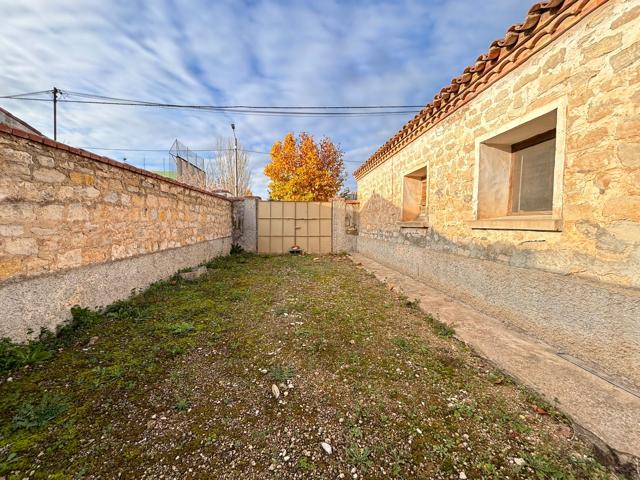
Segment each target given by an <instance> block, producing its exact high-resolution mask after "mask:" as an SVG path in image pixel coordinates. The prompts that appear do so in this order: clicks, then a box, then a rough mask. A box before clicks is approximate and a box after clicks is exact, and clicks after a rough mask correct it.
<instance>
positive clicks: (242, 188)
mask: <svg viewBox="0 0 640 480" xmlns="http://www.w3.org/2000/svg"><path fill="white" fill-rule="evenodd" d="M233 147H234V144H233V139H230V138H218V139H217V140H216V156H215V158H214V159H213V160H210V161H209V162H207V166H206V167H205V170H206V174H207V186H208V188H209V189H210V190H218V189H220V190H226V191H228V192H231V193H234V191H235V185H236V167H235V164H236V153H235V150H234V148H233ZM249 163H250V162H249V155H248V154H247V152H246V151H245V150H244V149H243V148H242V146H241V145H240V144H238V195H239V196H244V195H251V188H250V185H251V168H250V165H249Z"/></svg>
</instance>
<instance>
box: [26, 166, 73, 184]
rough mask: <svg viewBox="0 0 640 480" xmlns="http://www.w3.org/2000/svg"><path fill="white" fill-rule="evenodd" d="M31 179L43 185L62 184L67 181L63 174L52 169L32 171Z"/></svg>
mask: <svg viewBox="0 0 640 480" xmlns="http://www.w3.org/2000/svg"><path fill="white" fill-rule="evenodd" d="M33 178H34V179H35V180H37V181H39V182H45V183H62V182H64V181H65V180H67V176H66V175H65V174H64V173H62V172H59V171H58V170H54V169H52V168H39V169H37V170H34V172H33Z"/></svg>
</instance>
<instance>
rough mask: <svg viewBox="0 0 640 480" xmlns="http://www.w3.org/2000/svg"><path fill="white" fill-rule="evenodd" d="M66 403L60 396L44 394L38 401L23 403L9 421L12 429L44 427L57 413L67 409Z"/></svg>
mask: <svg viewBox="0 0 640 480" xmlns="http://www.w3.org/2000/svg"><path fill="white" fill-rule="evenodd" d="M67 408H68V406H67V404H66V403H65V402H64V401H62V400H61V399H60V398H55V397H51V396H49V395H45V396H44V397H42V399H41V400H40V402H39V403H36V404H34V403H25V404H23V405H22V406H20V408H18V411H17V412H16V414H15V415H14V417H13V419H12V421H11V428H12V430H14V431H16V430H25V429H31V428H40V427H44V426H45V425H46V424H48V423H49V422H50V421H52V420H53V419H55V418H56V417H57V416H58V415H60V414H62V413H64V412H66V411H67Z"/></svg>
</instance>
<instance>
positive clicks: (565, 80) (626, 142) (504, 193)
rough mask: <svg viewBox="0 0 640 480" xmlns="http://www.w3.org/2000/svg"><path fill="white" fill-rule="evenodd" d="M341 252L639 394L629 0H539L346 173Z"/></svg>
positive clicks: (637, 80) (639, 189)
mask: <svg viewBox="0 0 640 480" xmlns="http://www.w3.org/2000/svg"><path fill="white" fill-rule="evenodd" d="M354 176H355V177H356V180H357V184H358V199H359V202H360V211H359V226H358V228H359V235H358V238H357V246H356V249H357V250H358V251H359V252H360V253H362V254H364V255H366V256H369V257H371V258H373V259H375V260H377V261H379V262H381V263H384V264H388V265H389V266H392V267H394V268H396V269H399V270H401V271H403V272H404V273H408V274H410V275H412V276H414V277H416V278H419V279H421V280H424V281H426V282H428V283H430V284H432V285H434V286H437V287H438V288H440V289H442V290H444V291H446V292H448V293H450V294H451V295H453V296H456V297H458V298H460V299H462V300H464V301H466V302H468V303H470V304H472V305H474V306H475V307H477V308H479V309H481V310H482V311H485V312H487V313H489V314H492V315H495V316H498V317H499V318H502V319H504V320H505V321H507V322H509V323H511V324H513V325H515V326H516V327H518V328H521V329H523V330H525V331H527V332H529V333H530V334H532V335H535V336H537V337H538V338H540V339H542V340H543V341H545V342H548V343H550V344H551V345H553V346H555V347H556V348H557V350H558V352H562V353H564V354H568V355H570V356H571V357H572V358H575V359H576V361H579V362H581V363H584V364H586V365H588V366H589V367H591V368H594V369H596V370H600V371H602V372H606V374H607V375H612V376H614V377H616V378H617V379H618V380H619V381H620V382H623V383H626V384H633V385H635V386H638V385H640V368H639V367H640V4H639V3H638V2H637V1H634V0H551V1H548V2H544V3H538V4H536V5H534V6H533V7H532V8H531V10H530V12H529V14H528V16H527V18H526V19H525V21H524V22H523V23H522V24H518V25H514V26H512V27H511V28H509V30H508V32H507V34H506V36H505V37H504V39H502V40H500V41H496V42H494V43H493V44H492V45H491V47H490V49H489V51H488V52H487V53H486V54H484V55H482V56H480V57H479V58H478V60H477V62H476V63H475V64H474V65H472V66H470V67H467V68H466V69H465V70H464V72H463V73H462V75H460V76H459V77H457V78H455V79H453V81H452V82H451V84H450V85H449V86H447V87H446V88H444V89H442V91H441V92H440V93H439V94H438V95H437V96H436V97H435V99H434V100H433V101H432V102H431V103H430V104H429V105H427V106H426V107H425V108H424V109H423V110H422V111H421V112H420V113H419V114H418V115H417V116H416V117H415V118H414V119H413V120H411V121H410V122H408V123H407V124H406V125H405V126H404V127H402V129H401V130H400V131H399V132H398V133H397V134H396V135H395V136H394V137H393V138H391V139H390V140H389V141H388V142H387V143H385V145H383V146H382V147H381V148H380V149H379V150H378V151H377V152H375V154H374V155H373V156H372V157H371V158H369V159H368V160H367V161H366V162H364V163H363V164H362V165H361V166H360V167H359V168H358V169H357V170H356V171H355V172H354Z"/></svg>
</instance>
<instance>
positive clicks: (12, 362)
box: [0, 338, 53, 373]
mask: <svg viewBox="0 0 640 480" xmlns="http://www.w3.org/2000/svg"><path fill="white" fill-rule="evenodd" d="M52 355H53V352H51V351H50V350H49V349H47V348H46V347H45V346H44V345H43V344H42V343H40V342H30V343H27V344H24V345H20V344H15V343H13V342H11V340H9V339H8V338H3V339H1V340H0V373H2V372H8V371H10V370H13V369H15V368H20V367H23V366H25V365H32V364H35V363H40V362H43V361H45V360H47V359H49V358H50V357H51V356H52Z"/></svg>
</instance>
